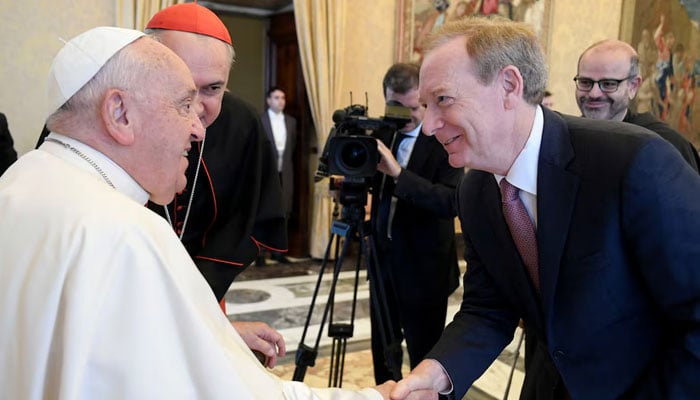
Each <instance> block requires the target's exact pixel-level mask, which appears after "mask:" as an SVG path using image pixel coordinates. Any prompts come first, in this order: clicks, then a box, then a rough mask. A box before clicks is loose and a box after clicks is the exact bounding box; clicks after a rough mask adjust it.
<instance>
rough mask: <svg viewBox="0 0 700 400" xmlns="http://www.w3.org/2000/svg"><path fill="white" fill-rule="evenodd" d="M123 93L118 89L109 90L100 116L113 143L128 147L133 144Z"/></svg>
mask: <svg viewBox="0 0 700 400" xmlns="http://www.w3.org/2000/svg"><path fill="white" fill-rule="evenodd" d="M126 100H127V99H126V97H125V93H124V92H123V91H122V90H120V89H109V90H108V91H107V93H106V94H105V96H104V100H103V101H102V107H101V109H100V114H101V117H102V121H103V122H104V124H105V128H106V129H107V132H108V133H109V135H110V136H111V137H112V139H114V141H115V142H117V143H119V144H120V145H123V146H129V145H131V144H132V143H133V142H134V132H133V128H134V126H133V121H131V119H130V117H131V110H130V109H129V108H128V107H127V101H126Z"/></svg>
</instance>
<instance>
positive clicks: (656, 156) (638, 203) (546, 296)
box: [427, 109, 700, 399]
mask: <svg viewBox="0 0 700 400" xmlns="http://www.w3.org/2000/svg"><path fill="white" fill-rule="evenodd" d="M537 187H538V188H537V192H538V193H537V209H538V225H537V240H538V250H539V257H540V281H541V298H538V296H537V295H536V293H535V292H534V290H533V288H532V286H531V284H530V282H529V280H528V278H527V273H526V270H525V268H524V266H523V264H522V262H521V260H520V258H519V256H518V253H517V250H516V249H515V245H514V244H513V241H512V238H511V236H510V234H509V231H508V228H507V226H506V224H505V222H504V219H503V214H502V211H501V204H500V203H501V202H500V193H499V190H498V186H497V183H496V180H495V178H494V176H493V174H491V173H486V172H483V171H476V170H472V171H470V172H469V174H468V175H467V176H466V177H465V179H464V181H463V182H462V184H461V185H460V187H459V188H458V200H457V202H458V208H459V215H460V219H461V223H462V229H463V233H464V239H465V244H466V250H465V258H466V260H467V272H466V274H465V276H464V287H465V289H464V300H463V303H462V306H461V309H460V311H459V313H458V314H457V315H456V316H455V319H454V321H453V322H452V323H451V324H450V325H449V326H448V327H447V328H446V331H445V333H444V334H443V337H442V338H441V340H440V342H439V343H438V344H437V345H436V346H435V347H434V348H433V350H432V351H431V353H430V354H428V356H427V358H434V359H437V360H438V361H439V362H440V363H441V364H442V365H443V366H444V367H445V369H446V371H447V372H448V373H449V375H450V377H451V379H452V381H453V384H454V391H455V392H454V394H455V395H456V396H457V398H461V397H460V396H462V395H463V394H464V392H466V390H467V389H468V387H469V386H470V385H471V384H472V383H473V381H474V380H475V379H476V378H478V377H479V376H480V375H481V374H482V373H483V372H484V370H485V369H486V368H487V367H488V366H489V365H490V363H491V362H492V361H493V360H494V359H495V358H496V356H497V355H498V354H499V353H500V351H501V350H502V349H503V347H504V346H506V345H507V344H508V343H509V342H510V341H511V339H512V337H513V331H514V328H515V327H516V325H517V324H518V320H519V319H520V318H522V319H523V320H524V321H525V323H526V325H527V328H528V331H529V330H534V331H535V332H536V335H535V336H536V337H537V341H538V343H537V350H536V351H535V354H534V357H533V358H532V359H530V360H529V362H528V366H527V371H526V377H525V383H524V387H523V393H522V398H526V399H553V398H557V397H558V396H557V395H556V394H555V392H554V390H553V388H554V387H555V386H557V385H558V384H559V383H563V385H564V386H565V387H566V389H567V390H568V392H569V393H570V395H571V398H573V399H615V398H621V397H622V398H650V399H651V398H654V399H689V398H699V396H700V245H699V244H698V243H699V240H700V177H699V176H698V175H697V174H696V173H695V172H694V171H693V170H692V169H691V168H690V167H689V166H688V164H687V163H686V162H685V161H684V160H683V159H682V158H681V157H680V156H679V154H678V151H676V150H675V148H673V147H672V146H671V145H670V144H668V143H667V142H666V141H664V140H663V139H661V138H659V137H658V136H657V135H652V134H649V133H648V131H646V130H645V129H643V128H639V127H636V126H633V125H629V124H623V123H617V122H610V121H595V120H590V119H582V118H576V117H568V116H560V115H558V114H555V113H553V112H551V111H548V110H546V109H545V110H544V131H543V137H542V145H541V148H540V155H539V164H538V177H537ZM560 379H561V381H560Z"/></svg>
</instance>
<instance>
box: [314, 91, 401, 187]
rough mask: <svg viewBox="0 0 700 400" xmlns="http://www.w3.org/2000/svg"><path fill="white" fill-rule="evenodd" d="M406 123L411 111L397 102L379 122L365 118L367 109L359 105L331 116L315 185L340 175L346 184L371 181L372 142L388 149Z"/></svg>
mask: <svg viewBox="0 0 700 400" xmlns="http://www.w3.org/2000/svg"><path fill="white" fill-rule="evenodd" d="M410 121H411V110H410V109H409V108H407V107H404V106H403V105H402V104H401V103H398V102H389V103H387V106H386V109H385V115H384V116H383V117H379V118H369V117H367V107H365V106H362V105H359V104H353V105H350V106H348V107H346V108H344V109H342V110H336V111H335V112H334V113H333V122H334V123H335V126H334V127H333V128H332V129H331V131H330V133H329V134H328V140H326V144H325V146H324V147H323V152H322V153H321V157H320V158H319V164H318V169H317V170H316V174H315V177H314V179H315V181H316V182H318V181H320V180H321V179H323V178H325V177H328V176H330V175H342V176H343V177H345V179H344V181H345V182H348V183H350V182H355V183H358V182H365V181H366V179H367V178H371V177H373V176H374V174H375V173H376V172H377V164H378V163H379V151H378V150H377V141H376V140H375V139H377V138H378V139H380V140H384V141H385V143H386V144H387V145H389V143H390V140H391V139H390V138H391V137H392V136H393V135H394V134H395V133H396V131H397V130H399V129H401V128H403V127H404V126H405V125H406V124H407V123H409V122H410ZM386 136H388V139H387V138H386ZM348 178H350V179H348Z"/></svg>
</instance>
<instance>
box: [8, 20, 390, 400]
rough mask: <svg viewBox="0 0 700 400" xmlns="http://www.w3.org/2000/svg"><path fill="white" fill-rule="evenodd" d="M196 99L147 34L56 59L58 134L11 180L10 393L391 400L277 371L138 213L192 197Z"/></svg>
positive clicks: (82, 39)
mask: <svg viewBox="0 0 700 400" xmlns="http://www.w3.org/2000/svg"><path fill="white" fill-rule="evenodd" d="M196 96H197V89H196V86H195V84H194V82H193V79H192V74H191V73H190V70H189V69H188V67H187V65H185V63H183V62H182V60H181V59H180V58H179V57H178V56H177V55H175V54H174V53H173V52H172V51H170V50H169V49H168V48H166V47H165V46H163V45H162V44H160V43H158V42H156V41H154V40H152V39H151V38H148V37H144V34H143V33H141V32H138V31H133V30H130V29H121V28H109V27H100V28H95V29H92V30H89V31H87V32H85V33H83V34H80V35H78V36H77V37H75V38H73V39H71V40H70V41H69V42H68V43H67V44H66V45H65V46H64V47H63V48H62V49H61V50H60V51H59V53H58V54H57V55H56V57H55V58H54V61H53V63H52V66H51V69H50V71H49V80H48V104H49V117H48V120H47V125H48V128H49V129H50V130H51V134H50V135H49V136H48V137H47V138H46V140H45V141H44V143H43V144H42V145H41V146H40V148H39V149H38V150H34V151H32V152H30V153H28V154H27V155H26V156H25V157H22V159H20V160H19V161H17V163H15V165H14V166H13V167H12V168H10V169H9V170H8V172H7V173H6V174H5V175H3V176H2V177H1V178H0V220H2V221H3V223H2V224H0V254H2V259H3V262H2V263H1V264H0V310H1V312H0V323H2V326H3V329H2V330H1V331H0V354H2V356H0V368H2V371H3V373H2V374H1V375H0V387H2V391H3V396H6V397H7V398H11V399H31V400H33V399H46V398H86V399H106V398H124V399H175V398H183V397H187V398H197V399H226V398H231V397H232V396H233V397H237V398H247V399H252V398H261V399H290V400H291V399H310V398H314V399H353V400H354V399H357V400H359V399H374V400H380V399H382V395H384V397H386V395H387V393H388V390H389V389H390V388H391V387H392V386H393V383H389V384H386V385H383V386H381V387H378V388H377V389H378V390H379V392H378V391H377V390H373V389H364V390H358V391H349V390H340V389H312V388H309V387H308V386H306V385H304V384H303V383H300V382H286V381H282V380H280V379H279V378H277V377H276V376H274V375H272V374H270V373H269V372H267V371H266V370H265V369H264V367H263V366H262V365H260V363H259V362H258V361H257V360H256V358H255V357H254V355H253V353H252V352H251V351H250V350H249V349H248V347H247V346H246V345H245V344H244V342H243V340H241V338H240V337H239V336H238V334H237V333H236V332H235V331H234V329H233V328H232V327H231V325H230V324H229V322H228V320H227V319H226V317H225V316H224V315H223V314H222V313H221V311H220V309H219V307H218V305H217V303H216V302H215V301H214V299H213V298H212V296H211V295H208V293H209V292H210V289H209V287H208V286H207V284H206V282H205V280H204V279H202V276H201V274H200V273H199V272H197V271H196V269H195V265H194V263H193V262H192V260H191V258H190V257H188V255H187V252H186V251H185V249H184V247H183V246H182V244H181V243H180V241H179V240H178V239H177V237H176V236H175V235H174V234H173V231H172V228H171V227H170V226H168V224H167V223H165V221H164V220H163V219H162V218H161V217H159V216H157V215H155V214H153V213H152V212H151V211H149V210H147V209H146V208H145V207H144V206H143V205H144V203H145V202H146V201H147V200H149V199H150V200H151V201H153V202H154V203H157V204H167V203H169V202H170V201H171V200H172V199H173V197H174V195H175V193H176V192H178V191H181V190H183V188H184V187H185V183H186V182H185V180H186V177H185V169H186V167H187V152H188V151H189V150H190V149H191V145H192V143H193V142H195V143H196V142H199V141H201V140H202V139H203V138H204V128H203V126H202V123H201V121H200V118H199V116H198V114H197V112H196V107H193V105H194V102H195V98H196ZM18 226H21V227H22V229H17V227H18Z"/></svg>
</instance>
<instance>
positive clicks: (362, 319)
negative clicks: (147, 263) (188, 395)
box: [226, 257, 524, 400]
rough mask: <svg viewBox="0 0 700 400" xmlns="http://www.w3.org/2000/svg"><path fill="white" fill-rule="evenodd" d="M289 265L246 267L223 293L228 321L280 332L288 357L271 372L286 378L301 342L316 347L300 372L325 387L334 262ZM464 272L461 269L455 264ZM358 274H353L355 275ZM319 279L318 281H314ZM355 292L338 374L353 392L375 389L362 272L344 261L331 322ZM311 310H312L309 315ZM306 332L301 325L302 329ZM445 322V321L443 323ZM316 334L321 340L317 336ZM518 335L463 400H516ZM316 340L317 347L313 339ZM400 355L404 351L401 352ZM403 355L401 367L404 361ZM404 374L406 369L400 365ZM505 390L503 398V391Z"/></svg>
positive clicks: (343, 316) (346, 310)
mask: <svg viewBox="0 0 700 400" xmlns="http://www.w3.org/2000/svg"><path fill="white" fill-rule="evenodd" d="M292 260H293V261H294V262H293V263H292V264H274V263H269V262H268V265H266V266H262V267H256V266H251V267H249V268H248V269H247V270H246V271H244V272H243V273H242V274H241V275H239V277H238V278H237V279H236V281H235V282H234V283H233V285H232V286H231V288H230V289H229V291H228V293H227V294H226V308H227V313H228V317H229V319H236V320H244V321H264V322H267V323H268V324H270V325H271V326H272V327H274V328H275V329H277V330H278V331H280V333H282V335H283V336H284V338H285V342H286V345H287V355H286V356H285V357H284V358H282V360H281V361H280V362H279V363H278V365H277V366H276V367H275V368H274V369H273V370H272V372H274V373H275V374H277V375H279V376H281V377H284V378H286V379H291V378H292V376H293V374H294V371H295V369H296V368H297V366H296V365H295V353H296V349H297V347H298V346H299V344H300V343H301V342H302V338H303V343H304V344H305V345H306V346H309V347H311V348H314V347H315V346H318V354H319V355H318V357H317V359H316V362H315V366H314V367H309V368H308V369H307V370H306V372H305V374H304V382H306V383H308V384H309V385H311V386H318V387H326V386H329V375H330V371H331V367H330V357H329V354H330V352H331V345H332V339H331V338H329V337H328V335H327V332H328V330H327V327H328V325H329V323H330V322H329V321H330V320H329V319H327V320H326V322H325V323H324V329H323V331H322V332H319V329H320V324H321V321H322V317H323V312H324V309H325V307H326V304H327V303H328V298H329V292H330V289H331V287H332V285H331V282H332V276H333V269H334V267H335V263H334V262H333V261H329V262H328V263H326V266H325V268H324V272H323V274H321V273H320V270H321V264H322V262H321V261H318V260H299V259H292ZM460 267H461V269H462V271H464V268H465V265H461V266H460ZM356 275H357V276H356ZM319 277H321V278H322V279H321V280H320V283H319ZM317 285H318V287H319V289H318V292H317V293H318V294H317V297H316V302H315V305H314V307H313V308H311V306H310V305H311V301H312V298H313V295H314V293H315V292H316V287H317ZM355 288H357V293H356V301H355V302H354V303H355V310H354V320H352V324H353V325H354V330H353V335H352V337H350V338H349V339H348V342H347V350H346V352H345V362H344V364H343V365H344V368H343V375H342V380H341V382H342V387H348V388H356V387H366V386H373V385H374V376H373V374H372V358H371V352H370V350H369V348H370V341H369V339H370V323H369V303H368V299H369V293H368V285H367V280H366V271H365V270H364V269H363V268H360V270H359V272H357V273H356V268H355V261H354V259H353V258H351V257H348V259H346V260H345V262H344V263H343V266H342V267H341V268H340V269H339V275H338V280H337V283H336V284H335V298H334V301H333V302H332V304H333V307H332V310H333V311H332V314H333V315H332V322H333V324H349V323H350V322H351V315H353V311H352V304H353V297H355ZM461 295H462V290H461V288H459V289H458V290H457V291H455V293H453V295H452V296H451V297H450V301H449V309H448V313H447V314H448V320H450V319H451V316H452V315H454V313H455V312H456V311H457V309H458V307H459V302H460V299H461ZM310 310H311V312H310ZM307 321H308V328H307V329H306V334H304V327H305V326H306V325H307ZM448 322H449V321H448ZM319 333H320V338H319ZM521 334H522V332H521V331H517V332H516V333H515V336H514V340H513V342H512V343H511V344H510V345H509V346H508V347H507V348H506V349H505V350H504V352H503V353H502V354H501V356H500V357H499V358H498V360H496V361H495V362H494V363H493V365H492V366H491V367H490V368H489V370H488V371H486V373H485V374H484V375H483V376H482V377H481V378H479V379H478V380H477V381H476V382H475V384H474V386H473V387H472V389H471V390H470V391H469V392H468V393H467V395H466V396H465V397H464V399H470V400H477V399H506V398H508V399H517V398H518V397H519V395H520V388H521V386H522V381H523V377H524V373H523V362H522V360H523V357H522V355H523V353H524V345H523V346H520V348H519V355H520V356H519V357H518V360H517V363H516V368H515V370H514V371H513V372H512V380H511V384H510V387H509V388H508V382H509V376H511V370H512V368H511V366H512V364H513V360H514V359H515V355H516V349H518V342H519V339H520V336H521ZM317 340H318V345H316V341H317ZM404 353H405V352H404ZM407 358H408V357H407V356H405V357H404V359H405V360H404V361H405V364H406V363H407V362H408V360H407ZM403 371H404V373H406V372H408V365H403ZM507 390H508V395H506V391H507Z"/></svg>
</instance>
